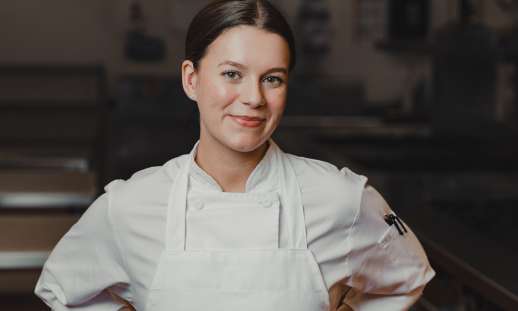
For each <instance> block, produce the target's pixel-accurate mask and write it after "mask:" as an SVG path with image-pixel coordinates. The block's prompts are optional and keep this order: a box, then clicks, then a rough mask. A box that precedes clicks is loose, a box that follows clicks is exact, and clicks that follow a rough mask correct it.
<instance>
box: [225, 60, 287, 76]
mask: <svg viewBox="0 0 518 311" xmlns="http://www.w3.org/2000/svg"><path fill="white" fill-rule="evenodd" d="M223 65H230V66H234V67H237V68H241V69H246V66H245V65H243V64H240V63H237V62H233V61H231V60H227V61H224V62H221V63H219V64H218V67H220V66H223ZM272 72H282V73H284V74H288V69H286V68H284V67H275V68H271V69H268V70H267V71H266V74H268V73H272Z"/></svg>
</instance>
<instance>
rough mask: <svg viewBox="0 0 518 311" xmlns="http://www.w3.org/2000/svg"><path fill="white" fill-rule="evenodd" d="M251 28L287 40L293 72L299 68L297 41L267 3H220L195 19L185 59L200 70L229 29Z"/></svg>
mask: <svg viewBox="0 0 518 311" xmlns="http://www.w3.org/2000/svg"><path fill="white" fill-rule="evenodd" d="M241 25H248V26H255V27H258V28H259V29H263V30H265V31H268V32H271V33H275V34H278V35H280V36H281V37H283V38H284V39H285V40H286V42H287V43H288V47H289V50H290V65H289V70H290V71H291V70H292V69H293V67H295V62H296V53H295V39H294V37H293V32H292V30H291V28H290V26H289V24H288V22H287V21H286V19H285V18H284V16H283V15H282V14H281V12H279V10H278V9H277V8H275V7H274V6H273V5H272V4H271V3H270V2H269V1H267V0H216V1H213V2H211V3H209V4H208V5H206V6H205V7H204V8H203V9H201V10H200V11H199V12H198V13H197V14H196V16H194V18H193V20H192V21H191V24H190V25H189V29H188V31H187V38H186V40H185V59H188V60H190V61H192V62H193V64H194V67H195V68H198V66H199V62H200V61H201V59H202V58H203V57H204V56H205V53H206V52H207V48H208V47H209V45H210V44H211V43H212V42H213V41H214V40H216V38H217V37H218V36H219V35H220V34H222V33H223V32H224V31H225V30H227V29H230V28H232V27H236V26H241Z"/></svg>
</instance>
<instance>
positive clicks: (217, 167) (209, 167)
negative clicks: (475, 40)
mask: <svg viewBox="0 0 518 311" xmlns="http://www.w3.org/2000/svg"><path fill="white" fill-rule="evenodd" d="M266 150H268V142H266V143H264V144H263V145H261V146H260V147H259V148H257V149H256V150H253V151H250V152H239V151H235V150H233V149H231V148H229V147H227V146H224V145H223V144H221V143H219V142H217V141H216V140H214V139H203V137H200V143H199V144H198V150H197V152H196V157H195V161H196V163H197V164H198V166H199V167H200V168H201V169H203V170H204V171H205V172H206V173H207V174H209V175H210V176H211V177H212V178H214V180H215V181H216V182H217V183H218V184H219V186H220V187H221V188H222V189H223V191H224V192H245V190H246V181H247V180H248V177H249V176H250V174H251V173H252V171H253V170H254V169H255V167H256V166H257V164H259V162H260V161H261V159H262V158H263V156H264V154H265V153H266Z"/></svg>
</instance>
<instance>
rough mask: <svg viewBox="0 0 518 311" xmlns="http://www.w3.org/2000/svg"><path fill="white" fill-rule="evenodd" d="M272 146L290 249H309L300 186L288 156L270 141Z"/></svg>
mask: <svg viewBox="0 0 518 311" xmlns="http://www.w3.org/2000/svg"><path fill="white" fill-rule="evenodd" d="M270 144H272V147H273V148H275V149H276V150H275V152H274V155H275V157H276V159H275V160H274V163H275V166H277V167H274V168H273V169H276V170H277V172H278V173H279V175H278V176H279V186H280V187H279V188H280V191H281V208H282V213H283V214H284V215H285V219H284V223H285V224H286V226H287V229H288V232H287V234H288V243H289V244H288V245H287V247H288V248H294V249H307V248H308V242H307V238H306V221H305V216H304V206H303V205H302V195H301V192H300V184H299V182H298V179H297V175H296V174H295V170H294V169H293V165H292V164H291V162H290V159H289V158H288V156H287V155H286V154H285V153H284V152H283V151H282V150H281V149H280V148H279V146H277V144H276V143H275V142H274V141H273V140H272V139H270Z"/></svg>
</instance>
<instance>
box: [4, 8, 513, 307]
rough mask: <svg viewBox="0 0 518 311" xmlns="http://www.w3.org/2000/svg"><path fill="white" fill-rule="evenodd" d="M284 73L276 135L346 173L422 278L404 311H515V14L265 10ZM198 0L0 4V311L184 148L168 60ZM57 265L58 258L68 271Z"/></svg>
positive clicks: (185, 128)
mask: <svg viewBox="0 0 518 311" xmlns="http://www.w3.org/2000/svg"><path fill="white" fill-rule="evenodd" d="M272 2H273V3H275V4H277V6H278V7H279V8H280V9H281V10H282V11H283V12H284V13H285V15H286V16H287V18H288V20H289V22H290V23H291V24H292V26H293V28H294V30H295V33H296V39H297V44H298V54H299V63H298V64H297V67H296V69H295V72H294V73H293V75H292V76H291V77H290V82H289V98H288V108H287V110H286V115H285V117H284V119H283V121H282V124H281V125H280V127H279V129H278V130H277V132H276V134H275V137H274V138H275V140H276V141H277V143H278V144H279V145H280V146H281V147H282V148H283V149H284V150H285V151H287V152H290V153H295V154H299V155H302V156H306V157H313V158H318V159H321V160H325V161H329V162H331V163H333V164H335V165H336V166H338V167H343V166H348V167H349V168H351V169H352V170H353V171H355V172H357V173H360V174H363V175H366V176H368V177H369V180H370V183H371V184H372V185H373V186H375V187H376V188H377V189H378V190H379V191H380V192H381V193H382V194H384V196H385V197H386V199H387V201H388V202H389V204H390V205H391V206H392V208H393V209H394V210H395V212H396V213H398V214H399V215H400V216H401V217H402V218H403V219H404V220H405V221H406V222H407V223H408V224H410V225H411V226H412V228H413V229H414V231H415V232H416V234H417V235H418V237H419V238H420V240H421V241H422V243H423V245H424V246H425V248H426V250H427V253H428V256H429V259H430V261H431V263H432V265H433V267H434V268H435V269H436V271H437V276H436V277H435V278H434V280H433V281H432V282H431V283H430V285H429V286H428V287H427V289H426V291H425V294H424V296H423V298H422V299H421V300H420V301H419V303H418V304H417V305H416V306H415V307H414V310H429V311H432V310H518V268H517V262H518V243H517V240H518V239H517V237H518V227H517V226H516V224H515V221H518V218H517V216H518V211H517V208H518V144H517V142H518V140H517V136H518V135H517V134H518V133H517V132H518V126H517V124H518V123H517V121H518V103H517V102H518V95H517V92H516V91H517V90H518V77H517V76H516V65H517V63H518V3H517V2H518V1H513V0H472V1H469V0H273V1H272ZM206 3H207V0H146V1H144V0H141V1H136V0H89V1H80V0H52V1H34V0H16V1H2V2H1V3H0V309H2V310H31V311H37V310H47V308H46V307H45V306H44V305H43V304H42V303H41V302H39V301H38V300H37V299H36V298H35V297H34V296H33V294H32V291H33V288H34V285H35V282H36V279H37V277H38V275H39V271H40V269H41V267H42V265H43V263H44V261H45V259H46V257H47V256H48V254H49V252H50V250H51V249H52V248H53V246H54V245H55V244H56V243H57V241H58V240H59V238H60V237H61V236H62V235H63V234H64V233H65V232H66V231H67V230H68V228H69V227H70V226H71V225H72V224H73V223H74V222H75V221H76V220H77V219H78V218H79V217H80V215H81V214H82V213H83V212H84V210H85V209H86V208H87V207H88V206H89V204H90V203H91V202H92V201H93V199H94V198H95V197H96V196H98V195H99V194H100V193H101V192H102V191H103V187H104V185H106V184H107V183H108V182H109V181H111V180H113V179H116V178H128V177H130V176H131V175H132V173H134V172H136V171H137V170H140V169H143V168H146V167H149V166H156V165H162V164H163V163H165V162H166V161H167V160H169V159H171V158H173V157H176V156H178V155H180V154H183V153H186V152H188V151H190V149H191V148H192V145H193V144H194V142H195V141H196V138H197V135H198V125H197V122H198V121H197V111H196V107H195V104H194V103H192V102H190V101H189V100H188V99H187V97H186V96H185V95H184V93H183V90H182V88H181V83H180V77H179V74H180V62H181V60H182V57H183V48H184V38H185V32H186V29H187V26H188V23H189V21H190V19H191V18H192V16H193V15H194V13H195V12H196V11H197V10H198V9H199V8H201V7H202V6H203V5H204V4H206ZM71 260H73V259H71Z"/></svg>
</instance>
